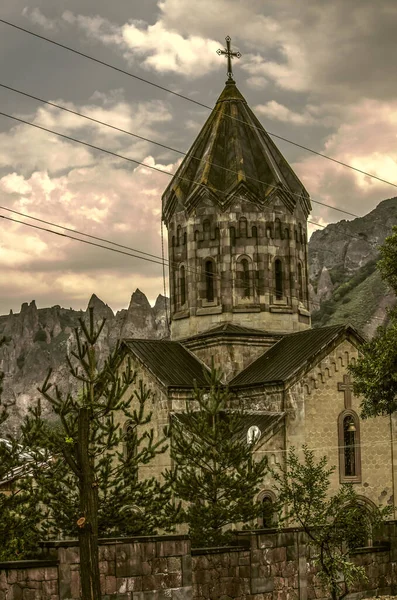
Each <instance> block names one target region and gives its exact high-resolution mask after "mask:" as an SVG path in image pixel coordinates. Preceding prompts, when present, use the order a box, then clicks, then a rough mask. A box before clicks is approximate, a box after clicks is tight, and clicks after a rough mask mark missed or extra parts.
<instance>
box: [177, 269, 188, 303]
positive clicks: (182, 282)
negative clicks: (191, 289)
mask: <svg viewBox="0 0 397 600" xmlns="http://www.w3.org/2000/svg"><path fill="white" fill-rule="evenodd" d="M179 298H180V303H181V307H182V306H184V305H185V304H186V272H185V267H184V266H183V265H182V266H181V268H180V269H179Z"/></svg>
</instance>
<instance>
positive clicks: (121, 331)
mask: <svg viewBox="0 0 397 600" xmlns="http://www.w3.org/2000/svg"><path fill="white" fill-rule="evenodd" d="M166 303H167V299H166V298H165V297H164V296H161V295H160V296H158V298H157V300H156V303H155V305H154V306H153V307H151V306H150V304H149V301H148V299H147V298H146V296H145V294H143V293H142V292H141V291H140V290H136V291H135V292H134V293H133V294H132V296H131V301H130V304H129V307H128V308H127V309H126V310H121V311H119V312H117V313H116V314H113V311H112V310H111V308H110V307H109V306H108V305H107V304H105V303H104V302H102V300H100V299H99V298H98V297H97V296H95V294H94V295H93V296H91V299H90V301H89V303H88V306H87V311H88V308H89V307H93V308H94V315H95V319H96V321H98V322H99V321H101V320H102V319H103V318H106V323H105V327H104V329H103V331H102V334H101V337H100V339H99V344H100V353H101V356H103V357H104V356H106V355H107V354H108V353H109V350H110V349H112V348H113V347H114V346H115V344H116V341H117V340H118V339H119V338H128V337H135V338H137V337H139V338H153V339H161V338H166V337H168V328H167V317H166ZM87 311H85V312H84V311H76V310H72V309H66V308H61V307H60V306H52V307H51V308H40V309H38V308H37V307H36V304H35V301H34V300H33V301H32V302H31V303H30V304H27V303H25V304H22V307H21V311H20V312H19V313H17V314H13V313H12V311H11V312H10V314H9V315H7V316H0V339H1V338H2V337H3V336H4V337H5V338H6V340H7V343H6V344H5V345H3V346H2V347H1V348H0V371H3V372H4V374H5V378H4V382H3V383H4V391H3V396H2V400H3V401H4V402H5V403H6V404H7V405H9V406H10V409H9V412H10V415H11V416H10V419H9V420H8V421H7V424H8V426H9V427H11V428H13V429H14V428H16V427H17V425H18V423H19V422H20V420H21V417H22V416H23V415H24V414H26V412H27V409H28V406H30V405H31V404H32V402H33V400H34V399H35V398H37V397H38V396H39V393H38V391H37V386H38V385H40V384H42V383H43V382H44V379H45V377H46V375H47V373H48V369H49V368H52V369H53V376H52V381H54V383H56V384H57V385H58V386H59V387H60V389H62V390H63V391H69V390H70V391H71V390H73V389H74V386H75V382H74V381H73V380H72V379H71V377H70V375H69V372H68V369H67V366H66V364H65V355H66V354H67V352H68V350H69V348H70V346H71V344H72V343H73V329H74V328H75V327H77V326H78V324H79V318H82V317H83V318H84V317H85V315H86V314H87Z"/></svg>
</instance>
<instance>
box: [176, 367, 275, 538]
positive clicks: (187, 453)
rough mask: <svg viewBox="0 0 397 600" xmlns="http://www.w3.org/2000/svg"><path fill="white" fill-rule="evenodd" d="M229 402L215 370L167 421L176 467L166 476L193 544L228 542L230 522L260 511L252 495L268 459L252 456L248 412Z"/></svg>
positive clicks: (253, 517)
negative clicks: (191, 398)
mask: <svg viewBox="0 0 397 600" xmlns="http://www.w3.org/2000/svg"><path fill="white" fill-rule="evenodd" d="M233 401H234V398H232V395H231V394H230V392H229V391H228V390H227V389H225V388H224V386H223V385H222V384H221V381H220V375H219V373H218V372H217V371H216V370H214V369H213V370H212V373H211V376H210V377H209V378H208V390H200V389H197V388H196V389H195V392H194V400H191V401H189V402H187V403H186V409H185V411H184V412H183V413H180V414H178V415H174V418H173V421H172V424H171V438H172V444H171V456H172V459H173V464H174V468H173V469H172V470H171V471H168V472H166V475H165V476H166V480H167V481H168V482H169V484H170V485H171V486H172V489H173V491H174V493H175V495H176V496H177V498H179V499H180V500H182V501H183V502H182V509H181V513H180V517H179V520H180V521H181V522H185V523H187V524H188V526H189V532H190V535H191V538H192V544H193V545H194V546H195V547H199V546H219V545H225V544H227V543H228V542H230V540H231V537H232V532H231V526H232V525H233V524H237V523H242V524H247V523H248V522H249V521H251V520H253V519H255V518H256V517H257V516H258V514H259V512H260V508H261V507H260V504H259V503H258V502H256V501H255V497H256V495H257V493H258V492H259V489H260V484H261V483H262V481H263V477H264V475H265V473H266V471H267V461H266V459H265V458H262V459H258V460H257V459H256V458H254V457H253V455H252V451H253V444H248V443H247V439H246V417H245V415H244V412H243V410H242V409H241V408H240V407H236V406H233Z"/></svg>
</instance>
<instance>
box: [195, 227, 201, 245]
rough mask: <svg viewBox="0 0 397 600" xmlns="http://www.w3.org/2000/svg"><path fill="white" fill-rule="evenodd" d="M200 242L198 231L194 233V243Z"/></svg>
mask: <svg viewBox="0 0 397 600" xmlns="http://www.w3.org/2000/svg"><path fill="white" fill-rule="evenodd" d="M199 240H200V232H199V230H198V229H196V231H195V232H194V241H195V242H198V241H199Z"/></svg>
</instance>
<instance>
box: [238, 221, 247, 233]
mask: <svg viewBox="0 0 397 600" xmlns="http://www.w3.org/2000/svg"><path fill="white" fill-rule="evenodd" d="M238 232H239V236H240V237H247V219H246V218H245V217H241V219H240V221H239V223H238Z"/></svg>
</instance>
